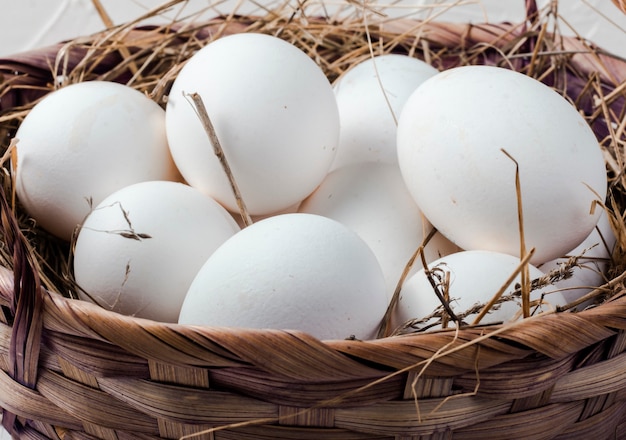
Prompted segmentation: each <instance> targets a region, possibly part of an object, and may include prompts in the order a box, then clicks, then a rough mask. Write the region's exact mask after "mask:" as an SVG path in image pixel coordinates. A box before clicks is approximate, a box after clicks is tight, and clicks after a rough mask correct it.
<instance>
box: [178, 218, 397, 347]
mask: <svg viewBox="0 0 626 440" xmlns="http://www.w3.org/2000/svg"><path fill="white" fill-rule="evenodd" d="M386 307H387V296H386V294H385V280H384V276H383V273H382V269H381V268H380V265H379V264H378V261H377V260H376V257H375V256H374V254H373V253H372V251H371V249H370V248H369V247H368V246H367V244H366V243H365V242H364V241H363V240H362V239H361V238H360V237H359V236H358V235H357V234H356V233H355V232H354V231H352V230H350V229H349V228H347V227H346V226H344V225H342V224H341V223H339V222H338V221H335V220H332V219H329V218H326V217H323V216H319V215H314V214H304V213H292V214H281V215H276V216H273V217H269V218H266V219H264V220H261V221H259V222H257V223H254V224H252V225H251V226H248V227H247V228H245V229H242V230H241V231H240V232H238V233H237V234H235V235H234V236H233V237H231V238H230V239H229V240H227V241H226V242H225V243H224V244H223V245H221V246H220V247H219V248H218V249H217V250H216V251H215V252H214V253H213V255H211V256H210V257H209V259H208V260H207V262H206V263H205V264H204V266H202V268H201V269H200V271H199V272H198V274H197V276H196V277H195V279H194V280H193V282H192V284H191V286H190V287H189V291H188V293H187V297H186V298H185V301H184V303H183V306H182V309H181V312H180V317H179V323H181V324H193V325H209V326H225V327H247V328H274V329H289V330H300V331H303V332H307V333H309V334H311V335H313V336H315V337H317V338H319V339H343V338H347V337H350V336H355V337H357V338H359V339H369V338H373V337H374V336H375V334H376V331H377V329H378V326H379V324H380V322H381V320H382V317H383V315H384V313H385V310H386Z"/></svg>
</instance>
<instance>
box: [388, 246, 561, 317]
mask: <svg viewBox="0 0 626 440" xmlns="http://www.w3.org/2000/svg"><path fill="white" fill-rule="evenodd" d="M519 264H520V261H519V258H517V257H513V256H511V255H508V254H502V253H499V252H492V251H480V250H475V251H462V252H458V253H455V254H451V255H448V256H446V257H443V258H440V259H438V260H436V261H433V262H432V263H431V264H429V265H428V268H429V270H430V271H431V273H432V274H433V280H435V284H436V285H438V286H443V285H444V282H443V280H445V278H446V276H449V277H450V281H449V286H448V293H449V298H450V299H449V304H450V307H451V308H452V311H453V312H454V313H455V314H458V315H459V317H460V318H462V319H463V322H465V324H471V323H472V322H473V320H474V318H475V317H476V316H477V315H478V313H479V310H478V311H477V310H472V313H469V314H468V315H467V316H463V314H465V313H466V312H468V311H470V310H471V309H473V308H474V307H475V306H476V305H484V304H486V303H487V302H489V301H490V300H491V298H492V297H493V296H494V295H495V294H496V293H497V292H498V291H499V290H500V289H501V287H502V286H503V285H504V284H505V282H506V280H507V279H508V278H509V277H510V276H511V275H512V274H513V273H514V272H515V270H516V269H517V268H518V266H519ZM528 269H529V274H530V278H531V279H536V278H539V277H541V276H543V275H544V273H543V272H542V271H540V270H539V269H537V268H536V267H534V266H533V265H529V266H528ZM519 282H520V276H519V275H518V276H517V277H516V278H515V280H514V281H513V282H512V283H511V284H509V285H508V287H507V290H506V291H505V292H504V295H505V297H506V295H510V294H511V293H512V292H513V291H514V290H515V284H516V283H519ZM546 289H548V288H544V289H538V290H533V291H531V300H537V299H539V298H540V297H541V295H542V293H544V292H546ZM545 301H547V303H549V304H543V305H541V308H540V309H541V310H548V309H550V306H557V305H563V304H565V303H566V301H565V299H564V298H563V296H562V295H561V294H560V293H558V292H554V293H551V294H550V295H547V296H546V297H545ZM440 306H441V302H440V301H439V299H438V298H437V296H436V294H435V292H434V290H433V287H432V284H431V282H430V280H429V278H428V276H427V275H426V271H425V270H424V269H423V268H422V269H421V270H420V271H418V272H417V273H416V274H415V275H413V276H412V277H410V278H409V279H408V280H407V281H406V283H405V284H404V286H403V287H402V290H401V292H400V298H399V301H398V304H397V306H396V308H395V309H394V314H393V317H392V320H391V324H392V326H393V327H394V328H398V327H399V326H402V325H403V324H405V323H407V322H408V321H410V320H414V319H417V320H420V319H423V318H426V319H424V322H421V323H419V324H416V326H415V328H430V327H429V326H431V325H433V327H432V328H440V326H439V325H436V324H435V323H436V322H438V319H435V318H430V319H428V316H429V315H430V314H431V313H432V312H434V311H435V310H436V309H437V308H439V307H440ZM520 310H521V299H519V298H516V299H511V300H509V301H504V302H502V303H501V304H499V305H496V306H495V307H494V308H492V309H491V311H490V312H489V313H488V314H487V315H486V316H485V317H484V318H483V319H482V320H481V321H480V323H481V324H490V323H498V322H510V321H511V320H513V319H515V318H516V317H518V315H519V312H520ZM532 310H535V309H534V308H533V309H532ZM450 327H454V323H452V322H451V323H450Z"/></svg>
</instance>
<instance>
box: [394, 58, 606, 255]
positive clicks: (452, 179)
mask: <svg viewBox="0 0 626 440" xmlns="http://www.w3.org/2000/svg"><path fill="white" fill-rule="evenodd" d="M503 149H504V150H505V151H506V152H507V153H508V154H509V155H510V156H512V158H513V159H514V160H515V161H517V163H518V164H519V178H520V182H521V199H522V204H523V220H524V225H523V226H524V235H525V241H526V246H527V248H528V249H530V248H532V247H534V248H535V249H536V252H535V254H534V257H533V259H532V260H531V262H533V264H535V265H537V264H540V263H542V262H545V261H548V260H551V259H553V258H556V257H559V256H561V255H563V254H564V253H565V252H568V251H569V250H570V249H573V248H574V247H575V246H576V245H577V244H578V243H580V242H581V241H582V240H583V239H584V238H585V237H586V236H587V235H589V233H590V232H591V231H592V229H593V228H594V226H595V225H596V223H597V221H598V216H599V210H596V213H595V214H590V210H591V205H592V202H593V201H594V200H598V199H599V200H600V201H603V200H604V198H605V196H606V191H607V178H606V170H605V164H604V160H603V156H602V152H601V150H600V148H599V146H598V142H597V140H596V138H595V136H594V134H593V132H592V130H591V128H590V127H589V125H588V124H587V123H586V121H585V120H584V119H583V118H582V116H581V115H580V114H579V113H578V112H577V111H576V109H575V108H574V107H573V106H572V105H571V104H570V103H569V102H568V101H566V100H565V99H564V98H563V97H562V96H560V95H559V94H557V93H556V92H555V91H553V90H552V89H550V88H549V87H547V86H546V85H544V84H542V83H540V82H539V81H537V80H535V79H533V78H530V77H528V76H525V75H523V74H521V73H518V72H514V71H510V70H507V69H504V68H497V67H491V66H465V67H458V68H454V69H450V70H447V71H444V72H442V73H439V74H437V75H435V76H434V77H432V78H430V79H428V80H426V81H425V82H424V83H423V84H422V85H421V86H419V87H418V88H417V89H416V90H415V92H414V93H413V94H412V95H411V97H410V98H409V100H408V101H407V103H406V104H405V106H404V109H403V111H402V114H401V116H400V120H399V123H398V160H399V165H400V168H401V171H402V175H403V177H404V179H405V181H406V184H407V187H408V188H409V191H410V192H411V194H412V195H413V197H414V198H415V200H416V202H417V204H418V206H419V207H420V208H421V209H422V211H423V212H424V214H425V215H426V217H427V218H428V219H429V220H430V221H431V222H432V223H433V225H435V226H436V227H437V229H438V230H439V231H441V233H442V234H444V235H445V236H446V237H448V238H449V239H450V240H452V241H453V242H455V243H456V244H457V245H459V246H460V247H461V248H463V249H467V250H470V249H486V250H493V251H498V252H503V253H509V254H512V255H519V249H520V238H519V237H520V234H519V226H518V209H517V195H516V190H515V172H516V166H515V163H514V161H513V160H512V159H511V158H509V157H507V155H505V153H504V152H503V151H502V150H503Z"/></svg>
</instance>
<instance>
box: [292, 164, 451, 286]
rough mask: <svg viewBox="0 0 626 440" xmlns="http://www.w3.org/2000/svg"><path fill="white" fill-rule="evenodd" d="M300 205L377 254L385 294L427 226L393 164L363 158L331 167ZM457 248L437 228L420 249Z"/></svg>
mask: <svg viewBox="0 0 626 440" xmlns="http://www.w3.org/2000/svg"><path fill="white" fill-rule="evenodd" d="M299 211H300V212H306V213H310V214H318V215H323V216H325V217H329V218H332V219H334V220H337V221H339V222H341V223H343V224H344V225H345V226H347V227H349V228H350V229H352V230H353V231H355V232H356V233H357V234H358V235H359V236H360V237H361V238H362V239H363V240H364V241H365V242H366V243H367V244H368V245H369V246H370V248H371V249H372V251H373V252H374V254H375V255H376V257H377V258H378V262H379V263H380V265H381V267H382V269H383V273H384V274H385V280H386V292H387V293H388V295H389V296H391V294H393V292H394V290H395V288H396V285H397V284H398V281H399V280H400V277H401V275H402V272H403V271H404V268H405V266H406V264H407V262H408V261H409V259H410V258H411V256H412V255H413V254H414V252H415V251H416V250H417V249H418V247H419V246H420V245H421V244H422V241H423V240H424V237H426V236H427V234H428V233H429V232H430V231H431V229H432V226H431V225H430V223H428V221H426V220H425V219H424V218H423V216H422V213H421V211H420V209H419V207H418V206H417V205H416V203H415V201H414V200H413V198H412V197H411V195H410V194H409V191H408V190H407V188H406V186H405V185H404V181H403V180H402V176H401V174H400V170H399V169H398V166H397V165H396V164H386V163H380V162H378V163H374V162H363V163H353V164H349V165H345V166H344V167H341V168H339V169H336V170H334V171H333V172H331V173H330V174H329V175H328V176H327V177H326V179H324V181H323V182H322V184H321V185H320V186H319V187H318V188H317V189H316V190H315V192H314V193H313V194H311V196H309V197H308V198H307V199H305V200H304V202H302V204H301V205H300V208H299ZM459 250H460V249H459V248H458V247H457V246H455V245H454V244H453V243H451V242H450V241H449V240H448V239H446V238H445V237H444V236H442V235H441V234H440V233H438V232H437V233H436V234H435V235H434V237H433V238H432V239H431V240H430V241H429V242H428V244H427V245H426V247H425V248H424V254H425V258H426V260H427V261H428V262H431V261H433V260H435V259H437V258H439V257H442V256H444V255H448V254H450V253H452V252H457V251H459Z"/></svg>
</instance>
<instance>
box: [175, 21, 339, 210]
mask: <svg viewBox="0 0 626 440" xmlns="http://www.w3.org/2000/svg"><path fill="white" fill-rule="evenodd" d="M193 93H197V94H198V95H199V97H200V98H201V99H202V101H203V103H204V105H205V107H206V109H207V114H208V115H209V118H210V119H211V122H212V125H213V126H214V127H215V133H216V135H217V138H218V139H219V143H220V145H221V147H222V148H223V150H224V155H225V157H226V160H227V161H228V165H229V167H230V169H231V170H232V174H233V177H234V180H235V181H236V182H237V186H238V187H239V190H240V192H241V196H242V199H243V201H244V203H245V205H246V208H247V210H248V212H249V213H250V214H251V215H265V214H270V213H275V212H279V211H282V210H285V209H287V208H288V207H290V206H292V205H295V204H297V203H298V202H300V201H301V200H302V199H304V198H305V197H306V196H308V195H309V194H310V193H311V192H312V191H313V190H314V189H315V187H317V185H319V183H320V182H321V181H322V180H323V179H324V177H325V176H326V174H327V173H328V170H329V168H330V165H331V163H332V160H333V158H334V156H335V154H336V147H337V141H338V138H339V115H338V110H337V103H336V100H335V96H334V94H333V90H332V86H331V84H330V82H329V81H328V79H327V78H326V76H325V75H324V73H323V72H322V70H321V68H320V67H319V66H318V65H317V64H315V62H314V61H313V60H312V59H311V58H309V57H308V55H306V54H305V53H304V52H303V51H302V50H300V49H299V48H297V47H296V46H294V45H292V44H290V43H288V42H286V41H284V40H282V39H280V38H277V37H272V36H269V35H263V34H255V33H241V34H235V35H229V36H226V37H222V38H219V39H217V40H215V41H213V42H211V43H209V44H208V45H207V46H205V47H204V48H203V49H201V50H200V51H198V52H197V53H196V54H195V55H194V56H193V57H191V59H190V60H189V61H188V62H187V63H186V64H185V65H184V67H183V68H182V69H181V71H180V73H179V74H178V76H177V78H176V79H175V81H174V83H173V85H172V89H171V91H170V93H169V97H168V102H167V107H166V129H167V137H168V140H169V145H170V149H171V151H172V156H173V158H174V161H175V162H176V164H177V166H178V168H179V169H180V171H181V174H182V175H183V176H184V177H185V179H186V181H187V182H188V183H189V184H190V185H191V186H193V187H195V188H198V189H199V190H201V191H202V192H204V193H206V194H208V195H210V196H212V197H214V198H215V199H216V200H218V201H219V202H220V203H222V204H223V205H224V206H225V207H227V209H229V210H230V211H234V212H237V211H238V205H237V203H236V199H235V197H234V195H233V190H232V189H231V185H230V183H229V180H228V178H227V175H226V173H225V172H224V170H223V167H222V165H221V164H220V161H219V160H218V158H217V157H216V155H215V154H214V152H213V148H212V146H211V143H210V142H209V138H208V136H207V133H206V131H205V129H204V128H203V125H202V124H201V121H200V119H199V117H198V115H197V114H196V113H195V110H194V107H193V106H192V104H191V100H190V97H189V96H188V95H189V94H193Z"/></svg>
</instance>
